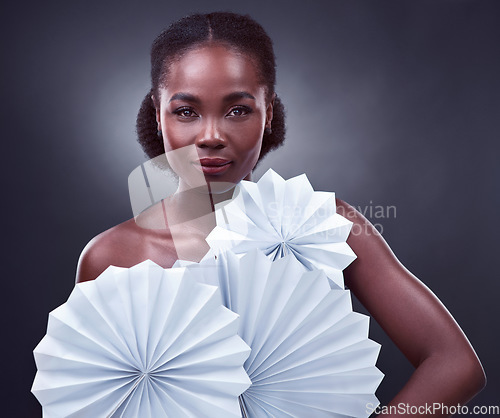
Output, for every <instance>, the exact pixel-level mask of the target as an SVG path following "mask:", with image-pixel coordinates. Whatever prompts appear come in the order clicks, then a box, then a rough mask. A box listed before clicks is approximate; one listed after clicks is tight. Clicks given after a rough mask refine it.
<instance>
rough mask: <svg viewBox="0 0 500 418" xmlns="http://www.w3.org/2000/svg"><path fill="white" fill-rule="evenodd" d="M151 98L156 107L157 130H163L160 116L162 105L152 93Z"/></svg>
mask: <svg viewBox="0 0 500 418" xmlns="http://www.w3.org/2000/svg"><path fill="white" fill-rule="evenodd" d="M151 100H152V101H153V106H154V107H155V115H156V125H157V128H156V130H157V131H161V118H160V105H159V103H157V102H156V99H155V96H153V95H151Z"/></svg>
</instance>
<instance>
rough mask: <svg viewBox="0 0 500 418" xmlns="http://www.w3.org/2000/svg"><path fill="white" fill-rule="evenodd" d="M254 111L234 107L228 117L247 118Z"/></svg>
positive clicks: (244, 107) (242, 107) (243, 107)
mask: <svg viewBox="0 0 500 418" xmlns="http://www.w3.org/2000/svg"><path fill="white" fill-rule="evenodd" d="M251 111H252V110H251V109H250V108H249V107H246V106H238V107H233V108H232V109H231V110H230V111H229V113H228V116H245V115H247V114H248V113H250V112H251Z"/></svg>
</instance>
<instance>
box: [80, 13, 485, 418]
mask: <svg viewBox="0 0 500 418" xmlns="http://www.w3.org/2000/svg"><path fill="white" fill-rule="evenodd" d="M151 62H152V70H151V78H152V89H151V91H150V92H149V93H148V94H147V95H146V97H145V99H144V101H143V103H142V106H141V110H140V113H139V116H138V121H137V128H138V133H139V141H140V143H141V145H142V146H143V148H144V149H145V151H146V153H147V155H148V156H149V157H151V158H153V157H156V156H158V155H160V154H163V153H165V152H166V153H167V159H168V162H169V164H170V166H171V167H172V168H173V170H174V171H175V172H176V173H177V174H178V176H179V188H178V191H177V192H176V193H175V194H174V195H172V196H170V197H169V198H167V199H165V200H164V201H162V202H160V203H158V204H156V205H154V206H153V207H152V208H150V209H148V210H147V211H145V212H144V213H143V214H141V216H140V217H139V218H138V219H131V220H129V221H127V222H125V223H123V224H120V225H118V226H116V227H114V228H111V229H110V230H108V231H106V232H104V233H102V234H100V235H99V236H97V237H96V238H94V239H93V240H92V241H91V242H90V243H89V244H88V245H87V247H86V248H85V249H84V251H83V253H82V255H81V257H80V261H79V266H78V272H77V281H78V282H81V281H86V280H93V279H95V278H96V277H97V276H98V275H99V274H100V273H101V272H102V271H104V270H105V269H106V268H107V267H108V266H109V265H115V266H121V267H131V266H133V265H135V264H137V263H139V262H141V261H144V260H146V259H151V260H153V261H154V262H156V263H157V264H159V265H161V266H163V267H164V268H169V267H171V266H172V265H173V263H174V262H175V261H176V260H177V259H178V258H182V259H191V260H199V259H201V258H202V257H203V255H204V254H205V253H206V251H207V250H208V247H207V244H206V242H205V238H206V236H207V235H208V233H209V232H210V231H211V230H212V228H213V227H214V226H215V217H214V214H213V207H214V205H215V204H216V203H218V202H221V201H224V200H226V199H228V198H229V197H230V195H231V192H232V188H233V187H234V185H235V184H237V183H238V182H239V181H241V180H242V179H250V177H251V172H252V169H253V168H254V167H255V165H256V164H257V162H258V161H259V159H260V158H263V157H264V156H265V155H266V153H268V152H269V151H270V150H272V149H274V148H276V147H278V146H279V145H281V144H282V142H283V139H284V113H283V106H282V104H281V102H280V100H279V98H278V97H277V96H276V94H275V91H274V88H275V60H274V52H273V49H272V42H271V40H270V39H269V37H268V36H267V34H266V33H265V32H264V30H263V29H262V27H261V26H260V25H258V24H257V23H256V22H254V21H253V20H252V19H250V18H249V17H246V16H239V15H235V14H231V13H211V14H207V15H193V16H189V17H187V18H184V19H182V20H180V21H178V22H176V23H174V24H173V25H172V26H171V27H170V28H169V29H167V30H166V31H164V32H163V33H162V34H160V35H159V37H158V38H157V39H156V40H155V42H154V44H153V47H152V51H151ZM337 207H338V212H339V213H340V214H341V215H343V216H346V217H347V218H348V219H350V220H351V221H352V222H353V223H354V224H355V225H354V226H353V227H354V228H356V230H357V231H362V233H358V234H351V236H350V237H349V239H348V241H347V242H348V244H349V245H350V246H351V248H352V249H353V250H354V252H355V253H356V255H357V259H356V260H355V261H354V262H353V263H352V264H351V265H350V266H349V267H348V268H347V269H346V270H345V272H344V275H345V282H346V284H347V285H348V287H349V288H350V289H351V291H352V292H353V293H354V294H355V295H356V296H357V297H358V299H359V300H360V301H361V302H362V303H363V305H364V306H365V307H366V308H367V309H368V311H369V312H370V314H371V315H372V316H373V317H374V318H375V319H376V321H377V322H378V323H379V324H380V325H381V326H382V328H383V329H384V330H385V331H386V332H387V334H388V335H389V336H390V338H391V339H392V340H393V341H394V342H395V344H396V345H397V346H398V347H399V348H400V349H401V351H402V352H403V353H404V355H405V356H406V357H407V358H408V359H409V360H410V362H411V363H412V364H413V365H414V366H415V368H416V369H415V372H414V373H413V375H412V377H411V378H410V380H409V381H408V383H407V384H406V385H405V386H404V387H403V388H402V389H401V391H400V392H399V393H398V394H397V396H396V397H395V398H394V399H393V401H392V403H391V404H393V405H397V404H399V403H404V404H409V405H416V406H418V405H422V406H426V405H432V404H434V403H439V404H443V405H450V406H451V405H457V404H464V403H466V402H467V401H468V400H470V399H471V398H472V397H473V396H474V395H475V394H476V393H477V392H478V391H479V390H480V389H481V388H482V387H483V386H484V384H485V376H484V373H483V370H482V367H481V364H480V362H479V360H478V358H477V356H476V354H475V352H474V350H473V348H472V347H471V346H470V344H469V342H468V340H467V338H466V337H465V335H464V334H463V332H462V331H461V329H460V327H459V326H458V325H457V324H456V322H455V321H454V319H453V318H452V316H451V315H450V314H449V313H448V311H447V310H446V308H445V307H444V306H443V305H442V304H441V303H440V301H439V300H438V299H437V298H436V297H435V296H434V295H433V294H432V292H431V291H430V290H429V289H427V288H426V287H425V286H424V285H423V284H422V283H421V282H420V281H419V280H418V279H417V278H415V277H414V276H413V275H412V274H411V273H410V272H409V271H408V270H406V269H405V267H404V266H402V265H401V263H400V262H399V261H398V259H397V258H396V257H395V256H394V254H393V253H392V251H391V249H390V248H389V247H388V245H387V244H386V242H385V241H384V239H383V238H382V237H381V236H380V234H379V233H378V232H377V230H376V229H375V228H374V227H373V226H372V225H371V224H370V222H369V221H368V220H367V219H366V218H364V217H363V216H362V215H361V214H359V213H358V212H356V211H355V210H354V208H352V207H351V206H349V205H348V204H347V203H345V202H343V201H342V200H337ZM159 219H161V220H162V221H161V222H159V221H158V220H159ZM165 220H166V221H165ZM159 225H161V226H162V227H159ZM436 416H444V414H440V413H439V411H438V413H437V414H436Z"/></svg>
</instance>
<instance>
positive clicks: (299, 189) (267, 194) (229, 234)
mask: <svg viewBox="0 0 500 418" xmlns="http://www.w3.org/2000/svg"><path fill="white" fill-rule="evenodd" d="M216 216H217V227H216V228H215V229H214V230H213V231H212V232H211V233H210V235H209V236H208V237H207V242H208V244H209V245H210V247H211V249H212V250H213V251H215V252H217V251H221V250H231V251H232V252H234V253H237V254H242V253H246V252H248V251H250V250H251V249H253V248H259V249H260V250H262V251H263V252H264V253H265V254H266V255H268V256H269V257H270V258H272V259H277V258H280V257H283V256H284V255H287V254H291V255H293V256H294V257H295V258H297V260H299V261H300V262H301V263H302V264H304V265H305V266H306V267H307V268H308V269H310V270H312V269H313V268H317V269H321V270H323V271H324V272H325V273H326V275H327V276H328V278H329V279H330V280H331V286H332V288H334V287H336V288H343V287H344V279H343V275H342V270H343V269H344V268H345V267H347V266H348V265H349V264H350V263H351V262H352V261H353V260H354V259H355V258H356V255H355V254H354V252H353V251H352V250H351V248H350V247H349V245H348V244H347V243H346V240H347V237H348V235H349V232H350V230H351V227H352V222H351V221H349V220H347V219H346V218H344V217H343V216H341V215H339V214H337V212H336V204H335V194H334V193H328V192H315V191H314V190H313V188H312V186H311V184H310V183H309V181H308V179H307V177H306V175H305V174H302V175H300V176H297V177H294V178H292V179H289V180H286V181H285V180H284V179H283V178H282V177H280V176H279V175H278V174H276V173H275V172H274V171H273V170H268V171H267V173H266V174H264V176H262V178H261V179H260V180H259V181H258V182H257V183H253V182H249V181H242V182H241V183H240V184H239V186H238V189H237V192H236V193H235V198H234V199H233V200H232V201H231V202H230V203H225V204H224V205H223V206H222V205H220V206H217V210H216Z"/></svg>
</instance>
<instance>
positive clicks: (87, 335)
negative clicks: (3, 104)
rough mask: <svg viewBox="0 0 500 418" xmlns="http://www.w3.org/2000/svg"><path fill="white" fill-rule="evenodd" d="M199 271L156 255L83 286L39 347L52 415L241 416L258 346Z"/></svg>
mask: <svg viewBox="0 0 500 418" xmlns="http://www.w3.org/2000/svg"><path fill="white" fill-rule="evenodd" d="M196 274H197V272H195V271H190V272H186V270H185V269H182V268H178V269H172V270H165V269H163V268H161V267H160V266H158V265H156V264H155V263H153V262H152V261H149V260H148V261H145V262H143V263H140V264H138V265H136V266H134V267H132V268H130V269H125V268H118V267H109V268H108V269H107V270H106V271H105V272H103V273H102V274H101V275H100V276H99V277H98V278H97V279H96V280H95V281H91V282H85V283H80V284H77V285H76V286H75V288H74V290H73V292H72V293H71V295H70V297H69V298H68V301H67V302H66V303H64V304H63V305H61V306H60V307H58V308H57V309H55V310H54V311H52V312H51V313H50V315H49V324H48V328H47V334H46V335H45V337H44V338H43V339H42V341H41V342H40V343H39V344H38V346H37V347H36V348H35V350H34V355H35V360H36V363H37V367H38V372H37V374H36V377H35V381H34V383H33V388H32V391H33V393H34V394H35V396H36V397H37V398H38V400H39V401H40V403H41V404H42V406H43V410H44V417H91V418H95V417H141V418H147V417H151V418H158V417H166V416H168V417H176V418H177V417H201V416H203V417H238V416H240V407H239V402H238V395H240V394H241V393H242V392H243V391H245V389H247V388H248V386H249V385H250V381H249V379H248V376H247V375H246V373H245V371H244V369H243V367H242V366H243V363H244V361H245V360H246V359H247V357H248V355H249V352H250V349H249V347H248V346H247V345H246V344H245V343H244V342H243V341H242V340H241V338H240V337H239V336H238V335H237V330H238V322H239V320H238V316H237V315H236V314H235V313H233V312H231V311H229V310H228V309H227V308H225V307H224V306H222V305H221V299H220V295H219V293H218V289H217V288H216V287H214V286H207V285H203V284H201V283H199V281H198V280H196V277H195V276H196Z"/></svg>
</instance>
